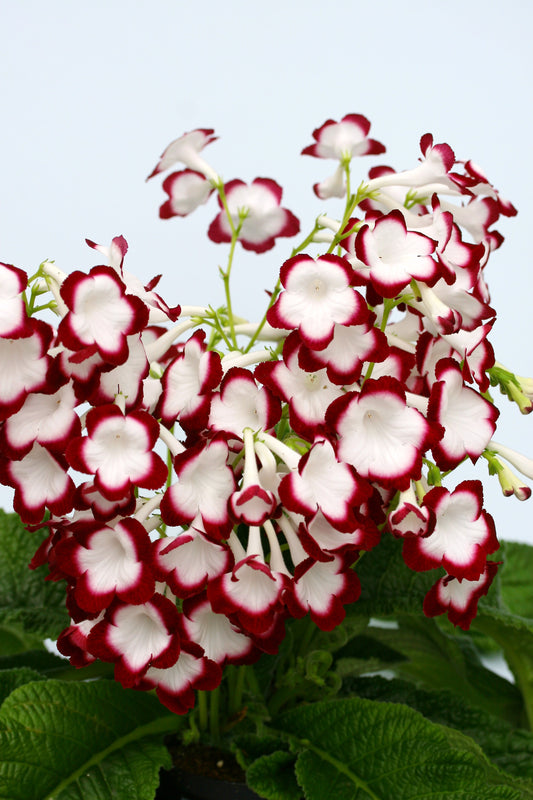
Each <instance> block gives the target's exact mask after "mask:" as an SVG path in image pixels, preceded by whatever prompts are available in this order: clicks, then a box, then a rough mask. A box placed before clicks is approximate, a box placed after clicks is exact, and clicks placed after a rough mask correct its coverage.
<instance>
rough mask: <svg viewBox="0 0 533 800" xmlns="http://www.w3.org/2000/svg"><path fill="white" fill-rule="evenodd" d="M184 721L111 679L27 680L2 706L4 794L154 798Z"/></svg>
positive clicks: (23, 798) (14, 797) (44, 798)
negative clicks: (169, 738) (169, 745)
mask: <svg viewBox="0 0 533 800" xmlns="http://www.w3.org/2000/svg"><path fill="white" fill-rule="evenodd" d="M179 722H180V720H179V718H176V717H175V716H173V715H171V714H169V713H168V712H167V711H166V709H164V708H163V707H162V706H161V705H160V703H159V702H158V701H157V700H156V699H155V697H153V696H151V695H148V694H144V693H140V692H133V691H126V690H124V689H122V687H121V686H119V685H118V684H116V683H113V682H111V681H93V682H89V683H63V682H61V681H56V680H49V681H43V682H41V683H29V684H26V685H24V686H21V687H20V688H18V689H15V691H14V692H12V693H11V694H10V695H9V697H8V698H7V699H6V700H5V701H4V703H3V705H2V707H1V708H0V798H1V800H153V797H154V794H155V791H156V788H157V785H158V781H159V778H158V773H159V769H160V768H161V767H165V768H168V767H169V766H170V756H169V754H168V751H167V749H166V748H165V747H164V745H163V744H162V736H163V734H164V733H168V732H169V731H171V730H174V731H175V730H176V729H177V727H178V725H179Z"/></svg>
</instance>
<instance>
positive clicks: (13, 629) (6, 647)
mask: <svg viewBox="0 0 533 800" xmlns="http://www.w3.org/2000/svg"><path fill="white" fill-rule="evenodd" d="M39 646H40V647H43V637H42V636H39V635H37V634H35V633H28V632H27V631H25V630H24V628H23V627H22V625H21V624H17V622H14V623H12V624H11V625H9V624H8V625H3V624H1V623H0V653H2V655H3V656H11V655H15V654H16V653H24V652H25V651H26V650H32V649H33V648H38V647H39Z"/></svg>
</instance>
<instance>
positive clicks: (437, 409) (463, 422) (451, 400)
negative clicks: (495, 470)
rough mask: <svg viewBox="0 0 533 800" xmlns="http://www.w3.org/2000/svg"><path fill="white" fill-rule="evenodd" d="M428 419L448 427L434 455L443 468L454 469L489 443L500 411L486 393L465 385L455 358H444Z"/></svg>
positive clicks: (438, 366)
mask: <svg viewBox="0 0 533 800" xmlns="http://www.w3.org/2000/svg"><path fill="white" fill-rule="evenodd" d="M435 377H436V381H435V383H434V384H433V386H432V387H431V396H430V398H429V405H428V419H432V420H435V421H436V422H438V423H439V424H440V425H442V427H443V429H444V435H443V437H442V438H441V439H440V440H439V441H438V442H435V443H434V444H433V446H432V453H433V457H434V459H435V461H436V463H437V465H438V466H439V467H440V468H441V469H443V470H449V469H454V467H456V466H457V465H458V464H459V463H460V462H461V461H462V460H463V458H464V457H465V456H470V458H471V459H472V460H475V459H477V458H478V457H479V456H480V455H481V453H482V452H483V450H484V449H485V448H486V447H487V445H488V443H489V441H490V439H491V438H492V435H493V434H494V431H495V430H496V420H497V419H498V416H499V413H500V412H499V411H498V409H497V408H496V406H494V405H493V404H492V403H489V401H488V400H485V398H484V397H481V395H480V394H479V393H478V392H476V391H474V389H471V388H470V387H468V386H465V385H464V381H463V375H462V373H461V368H460V367H459V365H458V364H457V362H456V361H454V359H453V358H446V359H441V360H440V361H439V362H438V363H437V365H436V367H435Z"/></svg>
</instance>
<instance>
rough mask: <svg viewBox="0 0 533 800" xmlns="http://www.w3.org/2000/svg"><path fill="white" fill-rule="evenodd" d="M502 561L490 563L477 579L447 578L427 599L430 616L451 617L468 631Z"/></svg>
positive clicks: (451, 576)
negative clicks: (444, 615)
mask: <svg viewBox="0 0 533 800" xmlns="http://www.w3.org/2000/svg"><path fill="white" fill-rule="evenodd" d="M499 563H500V562H497V561H487V563H486V565H485V569H484V570H483V572H482V573H481V575H480V576H479V578H476V579H474V580H467V579H466V578H456V577H454V576H453V575H445V576H444V577H443V578H440V579H439V580H438V581H437V583H435V584H434V585H433V586H432V587H431V589H430V590H429V592H428V593H427V595H426V597H425V599H424V614H425V615H426V617H437V616H439V615H440V614H447V615H448V619H449V620H450V622H451V623H452V624H453V625H458V626H459V627H460V628H462V629H463V630H464V631H467V630H468V629H469V627H470V625H471V623H472V620H473V619H474V617H475V616H476V614H477V606H478V602H479V599H480V597H483V596H484V595H486V594H487V593H488V591H489V589H490V586H491V583H492V581H493V580H494V577H495V575H496V572H497V570H498V566H499Z"/></svg>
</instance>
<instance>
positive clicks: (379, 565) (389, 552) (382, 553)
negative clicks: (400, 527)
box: [348, 534, 443, 617]
mask: <svg viewBox="0 0 533 800" xmlns="http://www.w3.org/2000/svg"><path fill="white" fill-rule="evenodd" d="M356 571H357V574H358V575H359V579H360V581H361V597H360V598H359V600H358V601H357V602H356V603H353V604H352V605H351V606H349V609H348V612H349V613H355V614H363V615H366V616H368V617H380V616H394V615H395V614H399V613H403V614H418V615H420V614H422V604H423V602H424V597H425V596H426V594H427V592H428V591H429V589H430V588H431V586H432V585H433V584H434V583H435V581H436V580H437V578H438V577H440V576H441V575H442V574H443V572H442V570H430V571H429V572H413V570H411V569H409V567H408V566H406V564H405V562H404V560H403V558H402V543H401V542H399V541H398V540H397V539H395V538H394V537H393V536H391V535H389V534H387V535H383V536H382V538H381V541H380V543H379V547H375V548H374V549H373V550H370V551H369V552H368V553H365V554H364V557H363V558H362V559H361V561H360V563H358V564H357V565H356Z"/></svg>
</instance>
